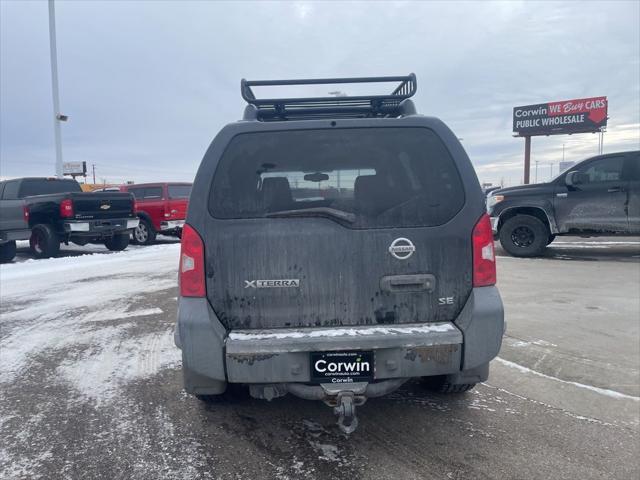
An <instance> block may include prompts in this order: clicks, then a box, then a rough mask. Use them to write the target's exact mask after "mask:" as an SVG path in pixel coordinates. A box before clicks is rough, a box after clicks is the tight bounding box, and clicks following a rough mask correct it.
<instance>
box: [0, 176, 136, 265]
mask: <svg viewBox="0 0 640 480" xmlns="http://www.w3.org/2000/svg"><path fill="white" fill-rule="evenodd" d="M137 225H138V217H137V216H136V214H135V206H134V200H133V196H132V195H131V194H130V193H121V192H101V193H91V192H83V191H82V188H81V187H80V184H79V183H78V182H76V181H75V180H70V179H58V178H45V177H32V178H19V179H13V180H6V181H3V182H0V260H2V261H3V262H8V261H11V260H12V259H13V257H14V255H15V249H16V244H15V241H16V240H27V239H28V240H29V244H30V247H31V250H32V252H33V254H34V255H35V256H36V257H37V258H46V257H53V256H55V255H56V254H57V253H58V251H59V249H60V243H62V242H64V243H65V244H68V243H69V242H73V243H75V244H77V245H86V244H87V243H98V242H100V243H104V245H105V246H106V247H107V248H108V249H109V250H114V251H115V250H124V249H125V248H127V245H128V244H129V234H130V232H131V230H132V229H133V228H135V227H136V226H137Z"/></svg>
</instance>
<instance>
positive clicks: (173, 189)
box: [168, 185, 191, 198]
mask: <svg viewBox="0 0 640 480" xmlns="http://www.w3.org/2000/svg"><path fill="white" fill-rule="evenodd" d="M168 190H169V198H189V195H191V185H169V186H168Z"/></svg>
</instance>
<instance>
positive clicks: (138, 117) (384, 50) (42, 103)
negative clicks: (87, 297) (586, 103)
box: [0, 1, 640, 183]
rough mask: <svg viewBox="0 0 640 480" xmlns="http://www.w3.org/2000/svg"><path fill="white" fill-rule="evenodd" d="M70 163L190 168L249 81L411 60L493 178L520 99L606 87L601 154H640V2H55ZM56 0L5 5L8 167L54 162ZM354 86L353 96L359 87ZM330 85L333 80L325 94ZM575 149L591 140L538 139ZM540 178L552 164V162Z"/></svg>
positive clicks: (163, 172)
mask: <svg viewBox="0 0 640 480" xmlns="http://www.w3.org/2000/svg"><path fill="white" fill-rule="evenodd" d="M56 7H57V26H58V49H59V67H60V88H61V102H62V110H63V112H64V113H66V114H68V115H69V116H70V121H69V122H68V123H67V124H65V125H63V142H64V143H63V150H64V156H65V160H69V161H82V160H85V161H87V162H88V163H95V164H96V170H97V175H98V177H99V178H105V179H106V180H107V181H114V182H119V181H123V180H135V181H138V182H139V181H156V180H158V181H159V180H191V179H192V178H193V176H194V174H195V171H196V169H197V167H198V164H199V162H200V160H201V158H202V155H203V154H204V151H205V150H206V148H207V147H208V145H209V143H210V142H211V140H212V139H213V137H214V136H215V134H216V132H217V131H218V130H219V129H220V128H221V127H222V126H223V125H225V124H226V123H229V122H233V121H236V120H237V119H238V118H239V117H240V116H241V113H242V109H243V102H242V99H241V97H240V94H239V81H240V78H243V77H246V78H306V77H328V76H364V75H397V74H404V73H408V72H411V71H415V72H416V74H417V75H418V93H417V95H416V97H415V101H416V104H417V106H418V110H419V111H420V112H421V113H425V114H428V115H434V116H437V117H440V118H442V119H443V120H444V121H445V122H446V123H447V124H448V125H449V126H450V127H451V128H452V129H453V131H454V132H455V133H456V135H457V136H458V137H460V138H463V139H464V140H463V142H462V143H463V145H464V147H465V149H466V150H467V151H468V153H469V155H470V157H471V159H472V161H473V162H474V165H475V166H476V168H477V171H478V173H479V177H480V179H481V180H482V181H490V182H497V181H500V179H502V178H504V180H505V181H506V182H508V183H518V182H519V181H520V180H521V177H522V172H521V170H522V168H521V164H522V157H523V141H522V139H517V138H513V137H512V132H511V114H512V108H513V107H514V106H516V105H525V104H528V103H541V102H545V101H550V100H563V99H569V98H580V97H587V96H600V95H607V96H608V97H609V105H610V112H609V114H610V117H611V119H610V123H609V128H608V131H607V133H606V134H605V144H604V145H605V151H613V150H621V149H630V148H637V146H638V142H639V141H640V140H639V138H640V136H639V135H640V134H639V132H638V128H637V125H638V124H639V123H640V118H639V115H638V112H639V111H640V90H639V88H640V87H639V85H640V73H639V71H640V41H639V37H640V33H639V27H638V22H637V19H638V17H639V15H640V10H639V8H640V7H639V4H638V3H637V2H606V3H595V2H582V3H578V2H566V3H562V2H384V3H383V2H340V3H337V2H165V1H158V2H153V1H147V2H106V1H105V2H103V1H92V2H57V3H56ZM47 32H48V31H47V6H46V3H45V2H0V105H1V107H0V157H1V162H0V174H1V175H5V176H21V175H50V174H52V173H53V164H54V149H53V133H52V130H53V129H52V110H51V109H52V107H51V90H50V89H51V87H50V76H49V75H50V72H49V57H48V53H49V52H48V35H47ZM360 91H361V90H358V89H357V88H353V89H351V90H350V91H348V93H350V94H357V93H358V92H360ZM318 92H319V93H322V94H326V93H327V92H325V91H323V90H319V91H318ZM562 144H565V158H571V159H579V158H584V156H588V155H591V154H595V153H596V150H597V138H596V136H595V135H574V136H558V137H536V138H535V139H534V140H533V159H534V161H535V160H538V162H551V161H554V162H557V161H558V160H559V159H561V156H562ZM539 173H540V172H539Z"/></svg>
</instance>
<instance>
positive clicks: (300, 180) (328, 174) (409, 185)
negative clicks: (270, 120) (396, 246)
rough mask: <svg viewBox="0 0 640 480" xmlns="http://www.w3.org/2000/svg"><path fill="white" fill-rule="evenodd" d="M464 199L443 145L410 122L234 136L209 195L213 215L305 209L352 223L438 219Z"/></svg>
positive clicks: (291, 213) (293, 212)
mask: <svg viewBox="0 0 640 480" xmlns="http://www.w3.org/2000/svg"><path fill="white" fill-rule="evenodd" d="M463 205H464V189H463V186H462V182H461V180H460V176H459V174H458V171H457V169H456V167H455V163H454V161H453V159H452V158H451V155H450V154H449V152H448V151H447V149H446V148H445V146H444V144H443V143H442V141H441V140H440V138H439V137H438V136H437V135H436V134H435V133H434V132H433V131H431V130H429V129H426V128H413V127H412V128H406V127H404V128H357V129H331V130H297V131H282V132H259V133H248V134H241V135H237V136H236V137H234V138H233V139H232V141H231V142H230V143H229V146H228V147H227V149H226V150H225V152H224V154H223V156H222V158H221V159H220V162H219V164H218V167H217V169H216V173H215V176H214V179H213V186H212V189H211V192H210V195H209V210H210V212H211V214H212V215H213V216H214V217H216V218H221V219H231V218H261V217H265V216H291V217H296V218H297V217H299V216H306V215H307V214H308V215H314V216H316V215H320V216H327V217H332V218H335V219H336V220H337V221H341V220H344V223H345V224H347V226H350V227H353V228H383V227H408V226H434V225H441V224H443V223H445V222H447V221H448V220H450V219H451V218H453V216H454V215H455V214H456V213H457V212H458V211H460V209H461V208H462V206H463ZM283 212H284V213H283ZM338 214H339V215H338Z"/></svg>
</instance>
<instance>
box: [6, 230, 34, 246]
mask: <svg viewBox="0 0 640 480" xmlns="http://www.w3.org/2000/svg"><path fill="white" fill-rule="evenodd" d="M29 238H31V230H30V229H28V228H27V229H23V230H8V231H5V232H0V243H6V242H12V241H16V240H29Z"/></svg>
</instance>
